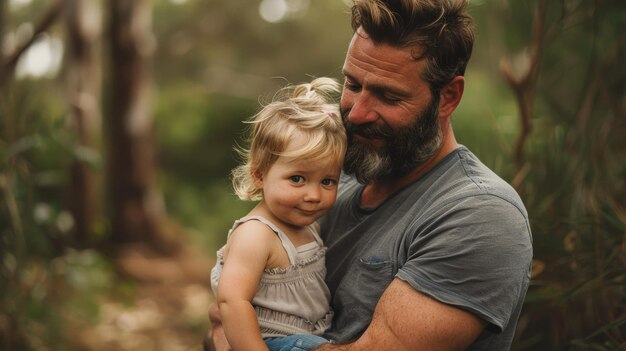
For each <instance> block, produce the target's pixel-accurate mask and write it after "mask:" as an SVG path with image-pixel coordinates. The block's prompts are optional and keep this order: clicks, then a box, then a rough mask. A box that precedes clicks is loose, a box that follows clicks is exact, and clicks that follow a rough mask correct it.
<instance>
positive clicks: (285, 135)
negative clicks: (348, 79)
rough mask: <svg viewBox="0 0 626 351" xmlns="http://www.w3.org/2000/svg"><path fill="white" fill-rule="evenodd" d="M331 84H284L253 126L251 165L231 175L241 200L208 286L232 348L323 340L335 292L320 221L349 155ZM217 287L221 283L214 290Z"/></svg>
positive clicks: (291, 346)
mask: <svg viewBox="0 0 626 351" xmlns="http://www.w3.org/2000/svg"><path fill="white" fill-rule="evenodd" d="M340 88H341V87H340V85H339V84H338V83H337V82H336V81H334V80H332V79H330V78H317V79H314V80H313V81H312V82H311V83H308V84H300V85H297V86H288V87H285V88H283V89H281V90H280V91H279V93H278V94H277V95H276V97H275V99H274V101H273V102H271V103H270V104H268V105H266V106H265V107H263V108H262V109H261V111H260V112H258V113H257V114H256V115H255V116H253V118H252V119H251V120H250V121H249V122H250V123H251V125H252V131H251V135H250V138H249V139H250V140H249V143H250V145H249V148H248V149H247V150H244V151H243V152H242V154H243V155H244V158H245V163H244V164H243V165H241V166H239V167H237V168H235V169H234V170H233V173H232V176H233V187H234V189H235V192H236V194H237V195H238V196H239V198H241V199H242V200H253V201H257V200H258V201H259V203H258V204H257V205H256V207H254V209H252V211H250V213H248V215H246V216H245V217H243V218H241V219H239V220H237V221H235V224H234V225H233V227H232V228H231V230H230V231H229V233H228V239H227V242H226V245H224V247H222V248H221V249H220V250H219V251H218V252H217V263H216V265H215V267H214V268H213V270H212V272H211V283H212V288H213V291H214V293H216V296H217V303H218V306H219V311H220V314H221V318H222V324H223V327H224V331H225V334H226V338H227V339H228V342H229V343H230V345H231V346H232V348H233V349H234V350H245V351H249V350H305V349H308V348H312V347H314V346H317V345H319V344H320V343H323V342H325V340H324V339H322V338H321V337H319V335H321V334H322V333H323V332H324V331H325V330H326V329H327V328H328V327H329V326H330V322H331V319H332V311H331V310H330V307H329V300H330V293H329V291H328V288H327V287H326V285H325V283H324V276H325V274H326V268H325V252H326V248H325V247H324V246H323V244H322V241H321V239H320V237H319V234H318V231H319V227H318V226H317V224H316V220H317V219H318V218H319V217H320V216H322V215H323V214H324V213H325V212H326V211H327V210H328V209H329V208H330V207H331V206H332V205H333V204H334V202H335V197H336V192H337V184H338V181H339V174H340V170H341V166H342V163H343V156H344V153H345V150H346V136H345V130H344V127H343V124H342V121H341V118H340V117H339V111H338V108H337V105H336V104H335V103H333V98H334V96H335V95H336V94H338V93H339V91H340ZM218 282H219V284H218Z"/></svg>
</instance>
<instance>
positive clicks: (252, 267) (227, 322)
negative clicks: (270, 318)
mask: <svg viewBox="0 0 626 351" xmlns="http://www.w3.org/2000/svg"><path fill="white" fill-rule="evenodd" d="M276 240H279V239H278V238H277V237H276V234H275V233H274V232H272V231H271V230H270V229H269V228H268V227H267V226H265V225H264V224H262V223H259V222H257V221H249V222H246V223H243V224H241V225H240V226H239V227H237V229H236V230H235V231H233V233H232V234H231V236H230V238H229V240H228V252H227V256H226V257H225V260H224V267H223V269H222V274H221V276H220V281H219V284H218V288H217V303H218V306H219V311H220V314H221V315H222V324H223V326H224V331H225V333H226V338H227V339H228V342H229V343H230V345H231V346H232V348H233V350H235V351H237V350H245V351H247V350H251V351H252V350H255V351H256V350H267V347H266V346H265V342H264V341H263V339H262V338H261V333H260V331H259V323H258V321H257V317H256V313H255V311H254V307H253V306H252V303H251V301H252V298H253V297H254V295H255V293H256V290H257V287H258V284H259V281H260V280H261V275H262V273H263V270H264V269H265V267H266V265H267V262H268V259H269V257H270V252H271V249H272V247H273V246H274V245H273V244H275V242H276Z"/></svg>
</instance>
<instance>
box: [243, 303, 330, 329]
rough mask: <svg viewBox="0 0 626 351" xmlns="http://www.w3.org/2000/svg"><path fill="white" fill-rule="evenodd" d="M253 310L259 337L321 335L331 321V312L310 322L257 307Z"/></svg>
mask: <svg viewBox="0 0 626 351" xmlns="http://www.w3.org/2000/svg"><path fill="white" fill-rule="evenodd" d="M254 309H255V311H256V315H257V318H258V320H259V326H260V327H261V335H262V336H263V337H270V336H286V335H292V334H314V335H321V334H323V333H324V332H325V331H326V330H327V329H328V328H330V324H331V321H332V319H333V312H332V311H328V312H327V313H326V315H325V316H324V317H322V318H320V319H319V320H317V321H315V322H312V321H308V320H306V319H304V318H302V317H298V316H294V315H291V314H287V313H283V312H278V311H274V310H270V309H267V308H263V307H259V306H255V307H254Z"/></svg>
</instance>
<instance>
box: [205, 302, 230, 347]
mask: <svg viewBox="0 0 626 351" xmlns="http://www.w3.org/2000/svg"><path fill="white" fill-rule="evenodd" d="M209 320H210V321H211V329H210V330H209V332H208V333H207V335H206V336H205V337H204V342H203V343H202V346H203V349H204V351H230V350H232V349H231V348H230V344H228V340H227V339H226V334H224V327H223V326H222V318H221V315H220V309H219V308H218V307H217V304H212V305H211V306H209Z"/></svg>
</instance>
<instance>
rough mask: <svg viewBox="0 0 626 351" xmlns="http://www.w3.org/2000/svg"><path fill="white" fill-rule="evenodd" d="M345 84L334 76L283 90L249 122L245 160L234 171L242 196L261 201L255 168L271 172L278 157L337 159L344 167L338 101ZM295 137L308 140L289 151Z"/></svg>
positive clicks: (238, 194) (344, 145) (234, 180)
mask: <svg viewBox="0 0 626 351" xmlns="http://www.w3.org/2000/svg"><path fill="white" fill-rule="evenodd" d="M340 91H341V85H340V84H339V83H337V81H335V80H334V79H331V78H324V77H322V78H316V79H314V80H313V81H311V83H305V84H299V85H295V86H286V87H284V88H282V89H280V90H279V91H278V92H277V93H276V95H275V96H274V99H273V101H272V102H271V103H269V104H268V105H266V106H264V107H263V108H262V109H261V110H260V111H259V112H258V113H257V114H255V115H254V116H253V117H252V118H251V119H250V120H249V121H247V123H250V124H251V126H252V127H251V133H250V135H249V138H248V145H249V147H248V148H242V149H238V150H237V151H238V152H239V153H240V155H241V156H242V158H243V160H244V163H243V164H242V165H240V166H238V167H236V168H235V169H233V171H232V181H233V188H234V190H235V193H236V194H237V196H239V198H240V199H242V200H254V201H256V200H260V199H261V198H262V197H263V193H262V189H260V188H258V187H256V186H255V184H254V180H253V176H252V175H253V173H255V172H261V173H265V172H267V171H268V170H269V169H270V167H271V166H272V165H273V164H274V162H276V160H277V159H278V158H279V157H281V156H282V157H290V158H300V159H305V160H311V161H321V160H324V161H333V162H337V166H338V167H341V164H342V163H343V157H344V154H345V152H346V144H347V141H346V133H345V129H344V127H343V123H342V121H341V117H340V115H339V108H338V106H337V104H336V103H335V102H334V101H335V100H336V99H335V98H336V96H338V95H339V92H340ZM295 137H298V138H301V139H302V140H304V141H305V143H304V146H303V147H302V148H300V149H298V150H297V151H292V152H289V153H286V152H285V150H286V149H287V146H288V145H289V142H290V141H291V140H293V139H294V138H295Z"/></svg>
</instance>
